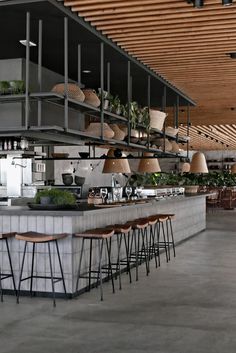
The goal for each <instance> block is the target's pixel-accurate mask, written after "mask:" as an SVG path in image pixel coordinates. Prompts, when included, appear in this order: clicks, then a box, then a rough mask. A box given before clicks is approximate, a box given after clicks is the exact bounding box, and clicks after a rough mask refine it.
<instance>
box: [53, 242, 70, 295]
mask: <svg viewBox="0 0 236 353" xmlns="http://www.w3.org/2000/svg"><path fill="white" fill-rule="evenodd" d="M55 243H56V249H57V257H58V262H59V266H60V271H61V278H62V284H63V288H64V292H65V295H66V296H67V292H66V284H65V278H64V272H63V269H62V264H61V256H60V252H59V248H58V242H57V240H55Z"/></svg>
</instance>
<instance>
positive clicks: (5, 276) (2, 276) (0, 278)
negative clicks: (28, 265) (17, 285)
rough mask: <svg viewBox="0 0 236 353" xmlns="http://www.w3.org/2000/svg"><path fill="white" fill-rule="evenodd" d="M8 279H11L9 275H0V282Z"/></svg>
mask: <svg viewBox="0 0 236 353" xmlns="http://www.w3.org/2000/svg"><path fill="white" fill-rule="evenodd" d="M9 277H12V275H11V274H5V273H1V276H0V281H2V280H4V279H6V278H9Z"/></svg>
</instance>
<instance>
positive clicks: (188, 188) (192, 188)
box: [184, 185, 199, 194]
mask: <svg viewBox="0 0 236 353" xmlns="http://www.w3.org/2000/svg"><path fill="white" fill-rule="evenodd" d="M198 188H199V186H198V185H184V189H185V194H196V193H197V192H198Z"/></svg>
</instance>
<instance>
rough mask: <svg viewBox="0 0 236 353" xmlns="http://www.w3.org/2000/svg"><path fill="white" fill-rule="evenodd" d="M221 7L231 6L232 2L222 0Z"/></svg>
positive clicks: (231, 0) (230, 0)
mask: <svg viewBox="0 0 236 353" xmlns="http://www.w3.org/2000/svg"><path fill="white" fill-rule="evenodd" d="M222 5H224V6H230V5H233V0H222Z"/></svg>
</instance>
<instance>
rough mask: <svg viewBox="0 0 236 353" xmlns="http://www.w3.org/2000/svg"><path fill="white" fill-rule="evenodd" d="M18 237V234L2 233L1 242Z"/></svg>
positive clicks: (0, 235)
mask: <svg viewBox="0 0 236 353" xmlns="http://www.w3.org/2000/svg"><path fill="white" fill-rule="evenodd" d="M15 235H16V232H12V233H0V240H3V239H8V238H12V237H14V236H15Z"/></svg>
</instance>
